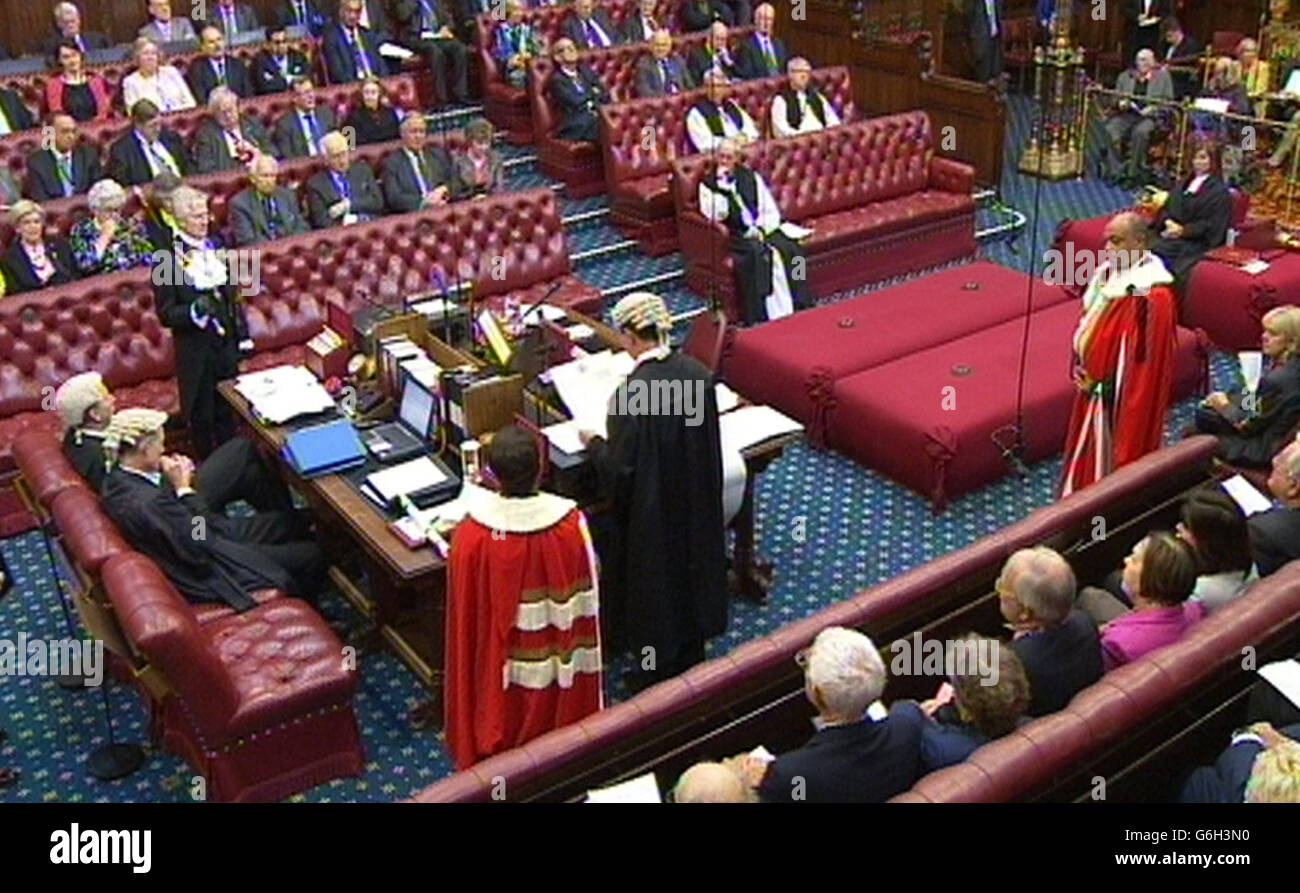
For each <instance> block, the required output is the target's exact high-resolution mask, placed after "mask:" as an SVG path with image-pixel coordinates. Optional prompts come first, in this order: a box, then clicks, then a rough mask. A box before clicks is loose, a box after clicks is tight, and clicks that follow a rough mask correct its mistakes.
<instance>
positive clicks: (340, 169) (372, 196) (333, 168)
mask: <svg viewBox="0 0 1300 893" xmlns="http://www.w3.org/2000/svg"><path fill="white" fill-rule="evenodd" d="M321 148H323V149H324V150H325V164H326V165H327V167H326V169H325V170H323V171H321V172H320V173H318V174H316V175H315V176H314V177H312V178H311V179H310V180H308V181H307V216H308V218H309V219H310V220H311V225H312V226H313V227H315V228H316V229H324V228H325V227H327V226H338V225H340V224H344V225H346V224H351V223H360V222H362V221H366V220H371V219H373V218H375V217H378V216H379V215H380V214H383V213H384V197H383V195H382V194H381V193H380V191H379V183H378V182H376V180H375V174H374V171H372V170H371V169H370V165H368V164H366V163H365V162H363V161H357V162H353V160H352V147H351V146H349V145H348V139H347V137H345V136H344V135H343V134H341V133H339V132H338V131H337V130H334V131H331V132H329V133H327V134H325V138H324V139H322V140H321Z"/></svg>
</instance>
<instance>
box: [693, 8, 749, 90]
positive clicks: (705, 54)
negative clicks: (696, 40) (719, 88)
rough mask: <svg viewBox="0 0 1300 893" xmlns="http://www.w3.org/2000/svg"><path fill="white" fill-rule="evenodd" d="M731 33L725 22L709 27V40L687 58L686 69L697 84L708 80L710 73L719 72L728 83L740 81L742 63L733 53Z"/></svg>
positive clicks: (715, 23)
mask: <svg viewBox="0 0 1300 893" xmlns="http://www.w3.org/2000/svg"><path fill="white" fill-rule="evenodd" d="M729 34H730V32H728V30H727V26H726V24H724V23H723V22H714V23H713V24H712V25H711V26H709V39H708V40H707V41H706V42H705V43H703V44H701V45H700V46H697V47H696V48H695V49H693V50H691V52H690V53H689V54H688V55H687V57H686V67H687V68H688V69H689V70H690V72H691V77H693V78H695V82H696V83H697V84H703V83H705V82H706V81H707V79H708V73H709V72H710V71H717V72H718V73H720V74H722V75H723V76H724V78H725V79H726V80H728V81H733V80H740V79H741V75H740V62H739V60H738V59H737V57H736V55H735V54H734V53H732V51H731V45H730V43H729V41H730V36H729Z"/></svg>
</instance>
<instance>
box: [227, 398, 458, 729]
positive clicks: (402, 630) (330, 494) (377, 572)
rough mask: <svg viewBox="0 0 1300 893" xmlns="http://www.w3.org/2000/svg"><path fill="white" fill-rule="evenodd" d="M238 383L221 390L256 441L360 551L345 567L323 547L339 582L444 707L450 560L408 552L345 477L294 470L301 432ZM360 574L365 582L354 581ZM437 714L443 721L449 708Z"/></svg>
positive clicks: (321, 519) (320, 515) (331, 527)
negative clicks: (256, 411) (261, 414)
mask: <svg viewBox="0 0 1300 893" xmlns="http://www.w3.org/2000/svg"><path fill="white" fill-rule="evenodd" d="M234 384H235V383H234V382H233V381H225V382H222V383H221V384H220V385H219V386H218V391H219V392H220V394H221V396H222V397H223V398H224V399H225V400H226V401H227V402H229V403H230V405H231V406H232V407H234V409H235V412H236V413H237V414H238V415H239V418H240V419H242V420H243V423H244V426H245V427H246V428H248V429H249V431H250V432H251V433H252V436H253V438H254V442H255V443H257V444H258V446H259V448H260V449H262V450H263V451H264V452H265V453H267V454H268V455H273V456H274V457H275V463H276V467H277V468H279V469H281V470H282V471H283V473H284V475H285V479H286V480H287V481H288V482H289V484H290V486H292V487H293V488H294V489H295V490H297V491H298V492H299V493H300V494H302V495H303V497H304V498H306V499H307V501H308V503H310V505H311V508H312V513H313V515H314V517H315V519H316V521H317V524H318V525H320V526H324V527H325V528H327V529H328V531H329V532H330V533H331V534H333V535H336V536H341V537H343V538H344V539H345V540H346V541H347V543H348V544H351V545H352V546H355V547H356V549H357V550H358V551H359V553H360V560H361V562H362V566H361V567H359V568H355V569H354V568H348V569H347V570H345V569H344V568H345V567H346V563H342V562H339V561H337V560H334V559H335V555H336V553H335V552H334V551H333V550H331V548H330V543H329V541H328V540H327V541H326V542H323V543H321V547H322V549H324V550H325V554H326V555H327V556H328V557H329V558H330V559H331V561H330V563H331V569H330V576H331V578H333V580H334V582H335V584H336V585H337V586H338V587H339V590H340V591H341V592H342V594H343V595H344V596H345V597H346V598H347V599H348V601H350V602H352V604H353V606H354V607H356V608H357V610H358V611H360V612H361V613H362V614H363V615H364V616H365V617H367V618H368V619H370V620H371V621H373V622H374V624H375V625H376V627H377V632H378V634H379V635H381V636H382V637H383V638H384V640H385V641H387V642H388V643H389V645H391V646H392V648H393V650H394V651H396V652H397V654H398V656H399V657H401V659H402V660H403V661H404V662H405V663H406V664H407V666H409V667H410V668H411V669H412V670H413V671H414V672H415V674H416V676H418V677H419V679H420V682H421V683H422V684H423V685H424V686H425V687H426V688H427V689H428V690H429V693H430V695H431V696H432V697H433V698H434V700H435V701H437V702H439V704H440V703H441V698H442V655H443V611H444V610H445V607H446V592H445V583H446V574H445V573H444V570H445V568H446V563H445V562H444V561H443V560H442V558H440V557H439V556H438V554H437V553H436V552H435V551H434V550H433V549H432V548H429V547H422V548H418V549H411V548H408V547H407V546H406V545H405V544H404V543H403V542H402V541H401V540H400V539H398V538H397V537H396V536H395V535H394V534H393V533H392V532H391V531H390V530H389V529H388V520H389V519H388V518H387V517H386V516H385V515H384V514H383V513H382V512H381V511H380V510H379V508H378V507H377V506H375V504H374V503H372V502H371V501H370V500H369V499H367V498H366V497H364V496H362V495H361V493H360V492H359V491H358V490H357V488H356V487H355V486H354V485H353V484H352V483H351V482H350V481H348V480H347V479H346V478H345V477H343V476H342V475H338V474H326V475H320V476H318V477H312V478H304V477H302V476H301V475H299V474H298V473H297V472H296V471H294V470H293V468H291V467H290V466H289V464H288V463H287V462H286V461H285V460H284V459H283V457H282V456H281V455H280V447H282V446H283V445H284V442H285V438H286V437H287V436H288V434H289V432H290V431H292V430H293V429H292V428H291V427H281V426H276V425H264V424H262V423H261V422H259V421H258V420H257V419H256V418H254V416H253V412H252V409H251V407H250V406H249V404H248V401H247V400H246V399H244V397H243V395H241V394H240V393H239V392H238V391H236V390H235V387H234ZM349 571H352V573H350V572H349ZM356 571H360V573H361V574H363V575H364V577H365V580H364V581H362V580H360V579H355V578H354V576H355V572H356ZM432 712H433V715H435V716H437V717H438V720H439V723H440V722H441V717H442V711H441V706H438V708H437V709H436V710H434V711H432Z"/></svg>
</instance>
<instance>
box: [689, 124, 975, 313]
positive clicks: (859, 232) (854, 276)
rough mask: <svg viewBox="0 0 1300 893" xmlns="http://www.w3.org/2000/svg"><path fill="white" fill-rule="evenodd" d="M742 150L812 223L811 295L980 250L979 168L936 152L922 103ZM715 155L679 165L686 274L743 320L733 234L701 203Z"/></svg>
mask: <svg viewBox="0 0 1300 893" xmlns="http://www.w3.org/2000/svg"><path fill="white" fill-rule="evenodd" d="M745 157H746V163H747V164H749V165H750V166H751V167H753V168H754V170H756V171H757V172H758V173H759V174H761V175H762V176H763V177H764V179H766V180H767V183H768V186H769V188H770V189H771V190H772V195H773V198H775V199H776V203H777V206H778V207H780V209H781V213H782V216H783V217H784V218H785V219H786V220H790V221H793V222H795V223H798V224H801V225H803V226H807V227H810V228H812V229H813V233H812V235H810V236H809V237H808V238H807V239H805V240H804V247H805V250H806V251H807V254H808V264H809V268H810V269H809V272H808V277H809V282H810V285H811V288H812V293H813V295H814V297H823V296H826V295H830V294H834V293H836V292H840V291H844V290H846V289H850V288H854V287H857V286H861V285H866V284H868V283H871V282H879V281H881V280H883V279H888V278H891V277H893V276H898V275H901V274H903V273H908V272H915V271H917V270H919V269H923V268H924V267H927V266H932V265H937V264H940V263H943V262H945V261H951V260H957V259H959V258H964V257H971V256H973V255H974V253H975V203H974V200H973V199H972V198H971V190H972V188H973V186H974V170H973V169H972V168H971V167H970V165H967V164H963V163H961V162H957V161H952V160H949V159H946V158H941V157H939V156H937V155H935V153H934V146H933V141H932V135H931V128H930V118H929V116H928V115H927V114H926V113H925V112H903V113H901V114H897V115H885V116H882V117H879V118H871V119H869V120H866V121H861V122H858V123H856V124H847V125H845V126H843V127H835V128H830V129H828V130H823V131H819V132H817V133H810V134H806V135H804V136H798V137H791V138H790V139H785V140H769V141H767V142H764V143H760V144H758V145H756V146H750V147H748V148H747V149H746V150H745ZM711 163H712V162H711V161H710V159H708V158H706V157H703V156H698V155H697V156H691V157H689V158H685V159H679V160H678V161H676V162H674V164H673V176H674V184H675V185H674V200H675V203H676V213H677V227H678V235H679V238H680V240H681V245H682V249H683V252H684V253H685V255H686V283H687V285H688V286H690V287H691V288H692V289H693V290H694V291H696V292H698V293H699V294H702V295H711V294H717V295H719V296H720V299H721V301H722V306H723V309H724V310H726V312H727V316H728V318H731V319H739V318H741V313H740V307H739V301H738V299H737V296H736V286H735V268H734V263H733V261H732V257H731V251H730V248H729V241H730V237H729V235H728V233H727V229H726V227H725V226H723V225H722V224H721V223H713V222H711V221H709V220H707V219H706V218H705V217H704V215H702V214H701V213H700V211H699V205H698V195H699V183H700V180H701V179H702V178H703V176H704V175H705V173H706V172H707V170H708V167H709V165H710V164H711Z"/></svg>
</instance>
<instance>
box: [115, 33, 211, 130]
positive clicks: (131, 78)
mask: <svg viewBox="0 0 1300 893" xmlns="http://www.w3.org/2000/svg"><path fill="white" fill-rule="evenodd" d="M135 65H136V68H135V71H133V72H131V73H130V74H128V75H127V76H126V77H125V78H123V79H122V101H123V102H124V103H125V104H126V110H127V113H128V114H129V113H130V111H131V109H133V108H135V104H136V103H137V102H139V101H140V100H141V99H147V100H149V101H150V102H152V103H153V104H154V105H156V106H158V110H159V111H162V112H175V111H179V110H181V109H192V108H194V106H195V105H196V104H197V103H195V101H194V94H193V93H191V92H190V87H189V84H187V83H185V78H184V77H183V76H182V75H181V73H180V72H179V71H177V70H176V66H174V65H164V64H162V50H160V49H158V44H156V43H154V42H153V41H152V40H151V39H149V38H148V37H141V38H139V39H138V40H136V42H135Z"/></svg>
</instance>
